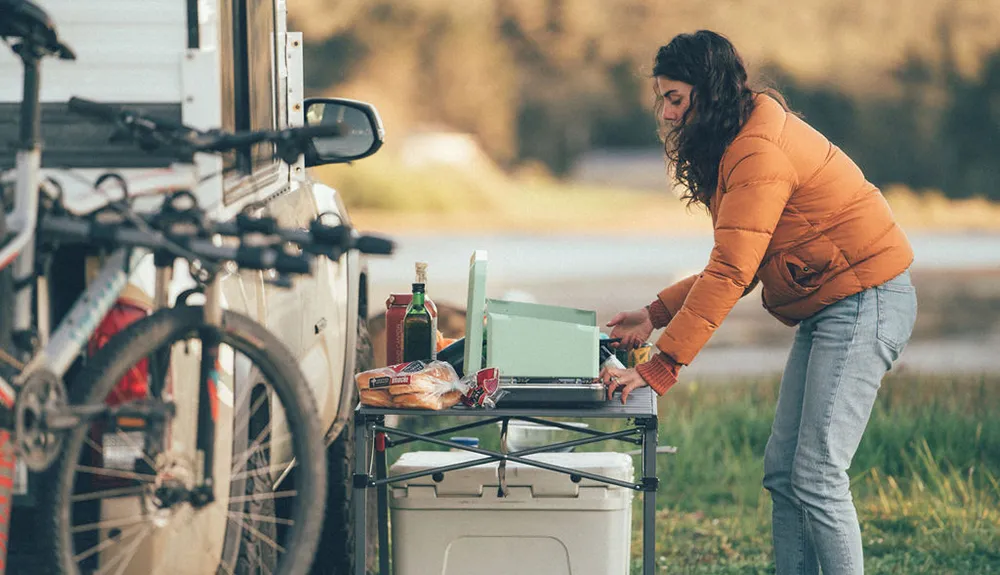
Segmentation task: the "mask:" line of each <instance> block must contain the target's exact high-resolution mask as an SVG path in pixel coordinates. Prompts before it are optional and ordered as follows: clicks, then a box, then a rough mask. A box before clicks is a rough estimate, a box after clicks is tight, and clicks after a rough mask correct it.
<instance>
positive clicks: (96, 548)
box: [73, 525, 142, 563]
mask: <svg viewBox="0 0 1000 575" xmlns="http://www.w3.org/2000/svg"><path fill="white" fill-rule="evenodd" d="M138 529H142V525H133V526H132V527H130V528H129V529H128V530H127V531H126V532H125V533H122V535H121V536H120V537H119V538H122V537H125V535H126V533H129V534H131V533H133V532H135V531H136V530H138ZM117 543H118V542H117V541H115V540H114V539H110V538H109V539H105V540H104V541H102V542H101V543H99V544H97V545H94V546H93V547H91V548H90V549H87V550H86V551H84V552H83V553H80V554H77V555H74V556H73V561H74V562H76V563H79V562H80V561H83V560H84V559H87V558H88V557H91V556H93V555H96V554H97V553H100V552H101V551H104V550H105V549H107V548H108V547H111V546H112V545H116V544H117Z"/></svg>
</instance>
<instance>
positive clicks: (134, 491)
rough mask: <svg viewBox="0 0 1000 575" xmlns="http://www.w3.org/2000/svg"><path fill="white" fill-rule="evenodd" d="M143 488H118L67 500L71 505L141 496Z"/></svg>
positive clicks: (76, 496)
mask: <svg viewBox="0 0 1000 575" xmlns="http://www.w3.org/2000/svg"><path fill="white" fill-rule="evenodd" d="M144 489H145V488H143V487H120V488H118V489H105V490H104V491H94V492H91V493H86V494H84V495H74V496H72V497H70V498H69V500H70V502H72V503H79V502H80V501H92V500H94V499H104V498H108V499H111V498H112V497H122V496H127V495H142V492H143V491H144Z"/></svg>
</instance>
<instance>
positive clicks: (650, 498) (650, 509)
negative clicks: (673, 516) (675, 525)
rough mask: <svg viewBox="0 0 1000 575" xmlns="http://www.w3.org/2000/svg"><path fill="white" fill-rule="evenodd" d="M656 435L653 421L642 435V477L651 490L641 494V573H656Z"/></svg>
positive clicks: (654, 421)
mask: <svg viewBox="0 0 1000 575" xmlns="http://www.w3.org/2000/svg"><path fill="white" fill-rule="evenodd" d="M656 435H657V426H656V420H655V419H654V420H653V421H652V423H651V424H647V426H646V429H645V430H644V431H643V434H642V475H643V482H644V483H647V484H650V483H651V484H652V488H651V489H647V490H645V491H643V492H642V573H643V575H653V574H654V573H656V486H657V483H658V481H657V479H656Z"/></svg>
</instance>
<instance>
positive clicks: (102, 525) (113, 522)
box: [69, 515, 149, 534]
mask: <svg viewBox="0 0 1000 575" xmlns="http://www.w3.org/2000/svg"><path fill="white" fill-rule="evenodd" d="M148 520H149V516H148V515H133V516H132V517H125V518H122V519H108V520H106V521H98V522H97V523H85V524H83V525H77V526H76V527H72V528H70V530H69V532H70V533H73V534H76V533H83V532H85V531H93V530H94V529H110V528H112V527H123V526H125V525H133V524H135V523H139V522H140V521H148Z"/></svg>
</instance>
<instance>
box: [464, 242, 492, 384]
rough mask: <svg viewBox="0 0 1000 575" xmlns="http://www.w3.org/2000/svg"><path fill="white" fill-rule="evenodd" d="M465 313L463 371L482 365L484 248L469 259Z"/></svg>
mask: <svg viewBox="0 0 1000 575" xmlns="http://www.w3.org/2000/svg"><path fill="white" fill-rule="evenodd" d="M465 309H466V310H467V311H466V315H465V363H464V367H463V370H464V371H465V373H476V372H477V371H479V370H480V369H482V367H483V321H484V320H485V317H486V250H476V251H475V252H473V253H472V257H471V258H470V259H469V293H468V300H467V301H466V307H465Z"/></svg>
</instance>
